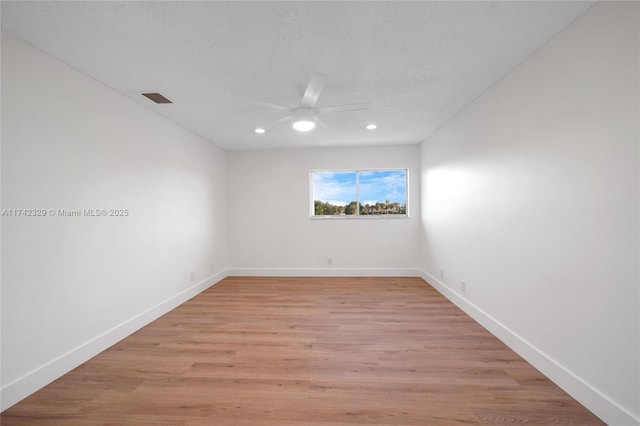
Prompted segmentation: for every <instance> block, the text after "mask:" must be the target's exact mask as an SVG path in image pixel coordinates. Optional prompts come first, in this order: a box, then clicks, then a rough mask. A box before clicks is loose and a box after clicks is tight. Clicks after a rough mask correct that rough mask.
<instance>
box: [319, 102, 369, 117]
mask: <svg viewBox="0 0 640 426" xmlns="http://www.w3.org/2000/svg"><path fill="white" fill-rule="evenodd" d="M367 109H371V104H348V105H333V106H326V107H320V108H314V109H313V111H314V112H315V113H316V114H318V115H320V114H328V113H332V112H343V111H362V110H367Z"/></svg>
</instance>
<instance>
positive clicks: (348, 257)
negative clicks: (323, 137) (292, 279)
mask: <svg viewBox="0 0 640 426" xmlns="http://www.w3.org/2000/svg"><path fill="white" fill-rule="evenodd" d="M418 158H419V148H418V146H417V145H413V146H402V147H369V148H349V149H347V148H326V149H297V150H280V151H232V152H229V153H228V176H227V179H228V182H229V184H228V187H229V192H228V200H229V259H230V264H231V268H232V272H233V273H234V274H257V275H264V274H269V275H274V274H280V275H282V274H285V275H309V274H312V275H370V274H375V275H385V274H392V275H394V274H395V275H397V274H403V275H404V274H409V275H411V274H412V275H416V274H417V271H418V269H417V267H416V266H417V265H418V256H419V247H420V245H419V234H420V232H419V230H420V220H419V207H420V203H419V197H420V191H419V161H418ZM358 168H408V169H409V218H404V219H400V218H395V219H345V218H342V219H310V218H309V206H310V204H309V203H310V202H309V171H310V170H324V169H328V170H329V169H358ZM328 256H331V257H332V260H333V264H332V265H328V264H327V257H328Z"/></svg>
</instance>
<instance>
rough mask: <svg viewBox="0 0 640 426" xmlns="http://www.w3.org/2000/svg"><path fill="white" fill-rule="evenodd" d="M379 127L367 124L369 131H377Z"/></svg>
mask: <svg viewBox="0 0 640 426" xmlns="http://www.w3.org/2000/svg"><path fill="white" fill-rule="evenodd" d="M377 127H378V126H376V125H375V124H367V130H375V129H376V128H377Z"/></svg>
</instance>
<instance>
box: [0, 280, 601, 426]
mask: <svg viewBox="0 0 640 426" xmlns="http://www.w3.org/2000/svg"><path fill="white" fill-rule="evenodd" d="M0 421H1V423H2V425H3V426H5V425H7V426H8V425H23V424H24V425H95V424H104V425H143V424H153V425H185V426H195V425H307V424H317V425H358V424H361V425H364V424H366V425H372V424H375V425H380V424H388V425H401V424H404V425H436V424H447V425H449V424H454V423H538V424H552V423H566V424H579V425H588V424H602V422H600V421H599V420H598V418H596V417H595V416H594V415H593V414H591V413H590V412H589V411H587V410H586V409H585V408H584V407H582V406H581V405H580V404H578V403H577V402H576V401H575V400H573V399H572V398H571V397H570V396H568V395H567V394H566V393H565V392H563V391H562V390H560V389H559V388H558V387H557V386H556V385H554V384H553V383H552V382H550V381H549V380H548V379H546V378H545V377H544V376H543V375H542V374H541V373H539V372H538V371H537V370H535V369H534V368H533V367H531V366H530V365H529V364H527V363H526V362H525V361H524V360H522V358H520V357H519V356H518V355H516V354H515V353H514V352H513V351H511V350H510V349H509V348H507V347H506V346H505V345H504V344H503V343H501V342H500V341H499V340H498V339H496V338H495V337H494V336H492V335H491V334H490V333H489V332H487V331H486V330H485V329H483V328H482V327H481V326H480V325H478V324H477V323H475V322H474V321H473V320H472V319H471V318H469V317H468V316H467V315H466V314H464V313H463V312H462V311H461V310H459V309H458V308H457V307H456V306H454V305H453V304H451V303H450V302H449V301H448V300H446V299H445V298H444V297H443V296H442V295H440V294H439V293H438V292H437V291H435V290H434V289H433V288H431V287H430V286H429V285H428V284H426V283H425V282H424V281H423V280H421V279H420V278H259V277H252V278H246V277H242V278H241V277H229V278H227V279H225V280H223V281H222V282H220V283H218V284H217V285H216V286H214V287H212V288H210V289H208V290H207V291H205V292H203V293H201V294H200V295H198V296H196V297H195V298H193V299H191V300H190V301H188V302H187V303H185V304H183V305H182V306H180V307H178V308H177V309H175V310H173V311H171V312H170V313H168V314H167V315H165V316H163V317H161V318H159V319H158V320H156V321H154V322H153V323H151V324H149V325H148V326H146V327H144V328H143V329H141V330H139V331H138V332H136V333H135V334H133V335H131V336H130V337H128V338H126V339H125V340H123V341H121V342H119V343H118V344H116V345H114V346H113V347H111V348H109V349H108V350H106V351H104V352H103V353H101V354H100V355H98V356H96V357H95V358H93V359H91V360H90V361H88V362H86V363H85V364H83V365H82V366H80V367H78V368H76V369H75V370H73V371H71V372H70V373H68V374H66V375H65V376H63V377H61V378H60V379H58V380H56V381H55V382H53V383H51V384H50V385H49V386H47V387H45V388H44V389H42V390H40V391H39V392H37V393H35V394H34V395H32V396H30V397H28V398H27V399H25V400H23V401H22V402H20V403H18V404H16V405H15V406H13V407H11V408H10V409H8V410H6V411H5V412H3V413H2V415H1V416H0Z"/></svg>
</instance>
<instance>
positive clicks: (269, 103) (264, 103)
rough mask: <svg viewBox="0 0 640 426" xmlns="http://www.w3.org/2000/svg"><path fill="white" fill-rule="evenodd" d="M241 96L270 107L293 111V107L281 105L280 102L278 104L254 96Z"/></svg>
mask: <svg viewBox="0 0 640 426" xmlns="http://www.w3.org/2000/svg"><path fill="white" fill-rule="evenodd" d="M240 97H241V98H243V99H247V100H249V101H251V102H254V103H257V104H260V105H264V106H267V107H269V108H271V109H277V110H280V111H289V112H290V111H293V108H291V107H288V106H286V105H280V104H276V103H273V102H268V101H263V100H262V99H257V98H252V97H249V96H240Z"/></svg>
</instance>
